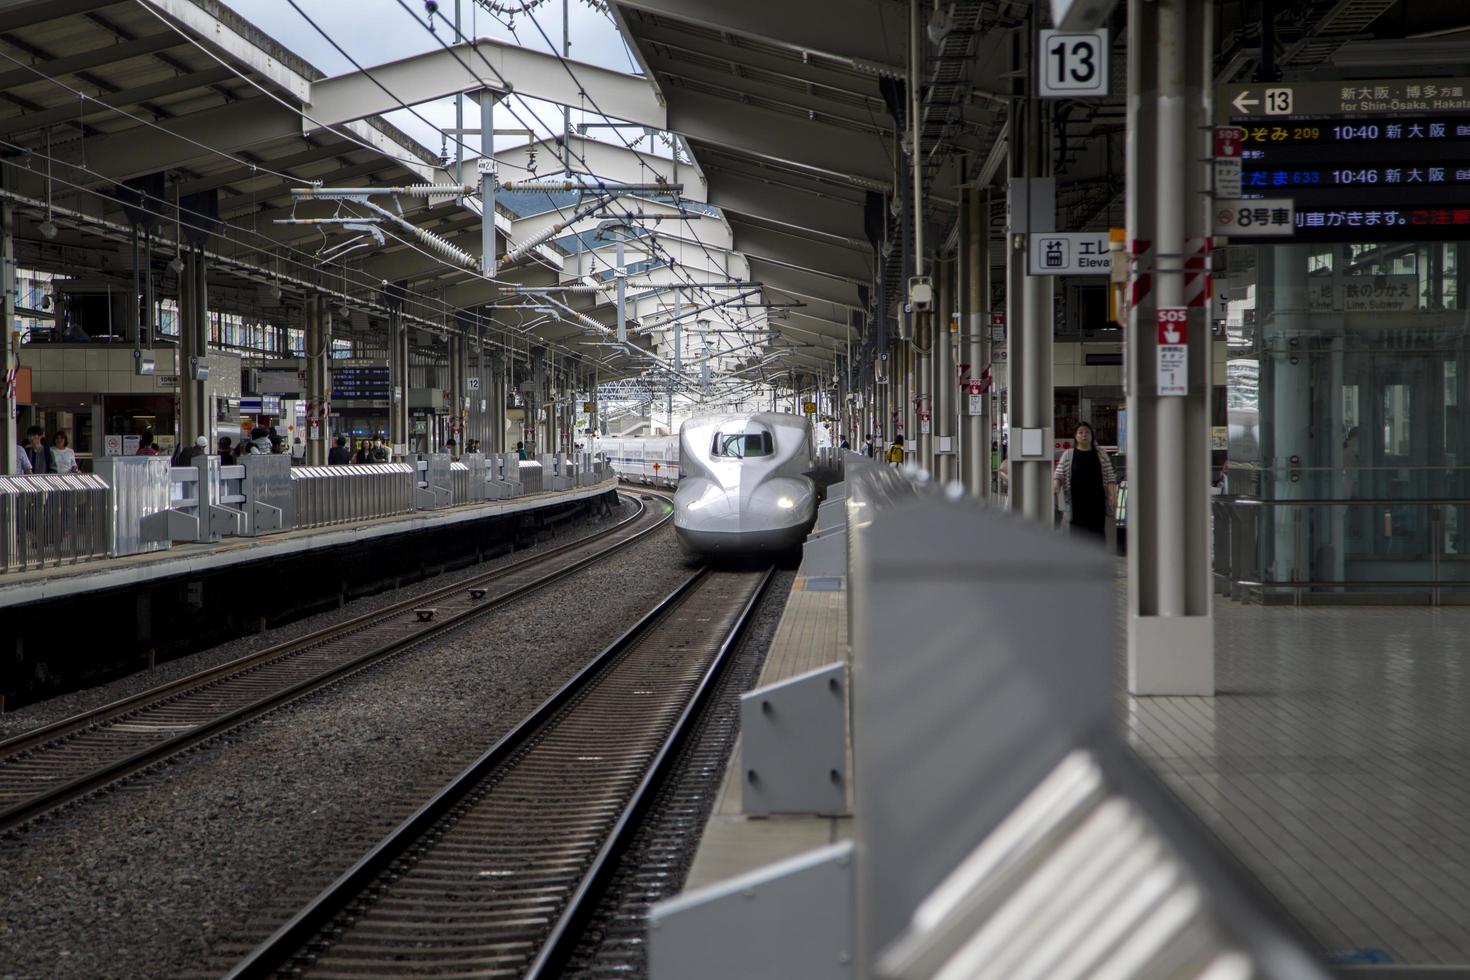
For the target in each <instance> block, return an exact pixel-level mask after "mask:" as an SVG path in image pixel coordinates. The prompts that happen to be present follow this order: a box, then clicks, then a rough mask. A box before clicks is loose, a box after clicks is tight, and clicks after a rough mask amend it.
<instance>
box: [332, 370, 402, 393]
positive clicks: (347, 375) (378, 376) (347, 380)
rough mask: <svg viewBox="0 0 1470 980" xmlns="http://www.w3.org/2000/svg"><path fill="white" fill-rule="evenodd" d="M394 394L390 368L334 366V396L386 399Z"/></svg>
mask: <svg viewBox="0 0 1470 980" xmlns="http://www.w3.org/2000/svg"><path fill="white" fill-rule="evenodd" d="M392 396H393V389H392V386H391V384H390V382H389V378H388V369H387V368H386V367H378V366H359V367H338V368H332V398H333V399H334V400H335V399H339V398H363V399H379V400H381V399H385V398H391V397H392Z"/></svg>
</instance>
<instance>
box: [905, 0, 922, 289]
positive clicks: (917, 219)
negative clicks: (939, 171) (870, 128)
mask: <svg viewBox="0 0 1470 980" xmlns="http://www.w3.org/2000/svg"><path fill="white" fill-rule="evenodd" d="M919 10H920V3H919V0H909V86H908V87H909V93H908V94H909V118H908V123H909V138H910V139H911V140H912V141H913V145H912V151H913V152H912V153H910V155H909V159H910V161H912V164H913V166H912V176H913V181H914V208H913V214H914V275H916V276H922V275H923V274H924V153H923V145H922V143H921V142H920V139H919V137H920V134H921V133H922V130H921V129H920V124H919V82H920V76H921V75H922V74H923V71H924V47H923V44H924V29H923V24H922V23H921V20H920V16H919Z"/></svg>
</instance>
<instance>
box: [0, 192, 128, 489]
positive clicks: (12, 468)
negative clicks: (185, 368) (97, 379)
mask: <svg viewBox="0 0 1470 980" xmlns="http://www.w3.org/2000/svg"><path fill="white" fill-rule="evenodd" d="M58 312H59V311H58ZM0 317H3V318H4V324H3V328H4V333H3V334H0V345H3V346H4V348H5V352H4V357H5V364H4V370H5V373H4V374H3V375H0V408H3V409H4V413H5V417H4V419H0V454H3V456H0V473H6V474H9V475H11V476H15V475H17V474H19V473H20V466H19V465H18V462H17V460H16V458H15V450H16V447H17V446H19V445H20V435H19V433H17V432H16V429H15V427H16V418H15V416H16V409H17V405H16V401H15V387H14V386H13V385H10V384H8V383H6V382H5V379H6V378H12V377H14V376H15V371H16V369H17V368H18V367H19V366H20V350H19V346H20V336H19V335H18V334H17V333H16V330H15V208H14V207H12V206H11V204H10V203H9V202H3V203H0ZM95 414H96V413H94V415H95ZM104 432H105V430H104V429H98V428H93V430H92V441H93V449H92V451H93V452H94V453H96V454H97V455H99V456H100V455H101V449H102V446H101V441H102V436H103V433H104Z"/></svg>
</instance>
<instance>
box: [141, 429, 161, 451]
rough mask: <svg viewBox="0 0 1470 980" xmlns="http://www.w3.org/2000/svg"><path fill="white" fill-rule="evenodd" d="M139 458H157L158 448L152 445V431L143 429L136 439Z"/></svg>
mask: <svg viewBox="0 0 1470 980" xmlns="http://www.w3.org/2000/svg"><path fill="white" fill-rule="evenodd" d="M138 455H139V456H157V455H158V447H157V446H155V445H154V444H153V430H152V429H144V430H143V434H142V435H141V436H139V437H138Z"/></svg>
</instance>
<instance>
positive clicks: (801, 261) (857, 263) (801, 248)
mask: <svg viewBox="0 0 1470 980" xmlns="http://www.w3.org/2000/svg"><path fill="white" fill-rule="evenodd" d="M731 228H732V230H733V231H734V233H735V248H736V249H738V250H739V251H741V252H743V253H745V254H746V255H748V256H750V257H752V258H764V259H770V260H771V261H773V262H779V263H780V264H782V265H788V266H791V267H793V268H796V269H804V270H806V271H808V272H814V273H817V274H819V275H829V276H835V277H837V278H841V279H847V280H850V281H852V282H854V283H859V284H861V283H866V282H867V281H868V280H869V279H870V278H872V259H871V257H870V256H868V255H866V254H864V253H863V252H862V251H859V250H858V249H855V248H848V247H846V246H844V245H835V244H827V243H823V242H817V241H814V240H812V239H809V238H805V237H802V236H799V235H792V234H788V233H786V232H782V231H775V230H773V229H769V228H764V227H761V226H758V225H752V224H746V223H745V222H740V223H735V222H732V223H731Z"/></svg>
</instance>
